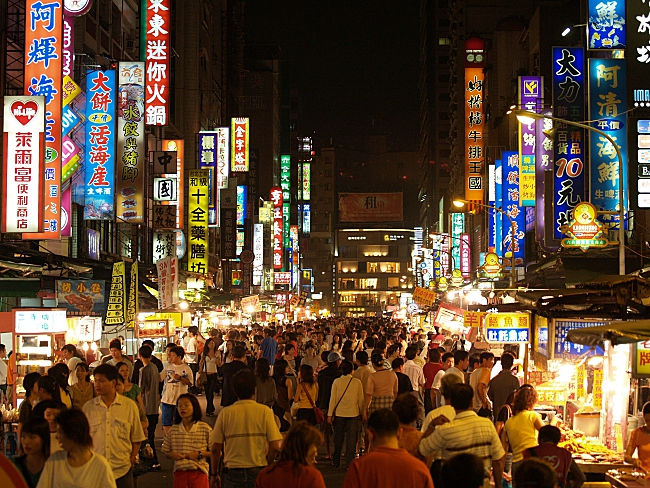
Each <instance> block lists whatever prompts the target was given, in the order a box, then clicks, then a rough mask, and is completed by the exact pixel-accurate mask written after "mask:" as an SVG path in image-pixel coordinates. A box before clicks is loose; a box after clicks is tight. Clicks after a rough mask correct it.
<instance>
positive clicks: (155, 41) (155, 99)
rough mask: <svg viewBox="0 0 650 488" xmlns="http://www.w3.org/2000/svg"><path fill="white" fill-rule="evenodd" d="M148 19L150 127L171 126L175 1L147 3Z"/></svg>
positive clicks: (148, 0) (149, 0)
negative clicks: (173, 8)
mask: <svg viewBox="0 0 650 488" xmlns="http://www.w3.org/2000/svg"><path fill="white" fill-rule="evenodd" d="M144 5H145V6H146V16H145V15H143V16H142V19H143V20H145V21H146V22H145V25H144V29H143V31H144V32H143V34H145V35H146V38H145V41H146V57H145V58H144V59H146V63H147V80H146V87H147V94H146V97H145V101H146V119H145V121H146V124H147V125H158V126H164V125H167V124H169V98H170V96H171V89H170V80H171V73H170V70H169V64H170V59H171V51H172V46H171V30H172V29H171V27H172V26H171V0H145V1H144ZM141 59H142V58H141Z"/></svg>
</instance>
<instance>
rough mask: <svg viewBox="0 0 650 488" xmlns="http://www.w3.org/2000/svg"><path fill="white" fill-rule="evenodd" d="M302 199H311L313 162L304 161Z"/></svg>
mask: <svg viewBox="0 0 650 488" xmlns="http://www.w3.org/2000/svg"><path fill="white" fill-rule="evenodd" d="M302 199H303V200H305V201H309V200H310V199H311V163H302Z"/></svg>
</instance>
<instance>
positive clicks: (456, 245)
mask: <svg viewBox="0 0 650 488" xmlns="http://www.w3.org/2000/svg"><path fill="white" fill-rule="evenodd" d="M449 229H450V230H451V260H452V269H460V236H461V234H462V233H463V232H465V214H463V213H452V214H450V215H449Z"/></svg>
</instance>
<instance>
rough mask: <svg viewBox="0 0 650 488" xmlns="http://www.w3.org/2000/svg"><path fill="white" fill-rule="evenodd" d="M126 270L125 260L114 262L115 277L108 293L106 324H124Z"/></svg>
mask: <svg viewBox="0 0 650 488" xmlns="http://www.w3.org/2000/svg"><path fill="white" fill-rule="evenodd" d="M125 314H126V270H125V265H124V261H119V262H117V263H113V279H112V280H111V288H110V292H109V294H108V307H107V308H106V320H105V321H104V323H105V324H106V325H122V324H124V321H125V319H126V317H125Z"/></svg>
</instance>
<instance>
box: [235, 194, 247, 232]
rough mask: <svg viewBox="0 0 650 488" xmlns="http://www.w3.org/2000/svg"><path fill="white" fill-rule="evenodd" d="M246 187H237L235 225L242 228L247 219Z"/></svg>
mask: <svg viewBox="0 0 650 488" xmlns="http://www.w3.org/2000/svg"><path fill="white" fill-rule="evenodd" d="M247 200H248V186H246V185H237V225H238V226H239V227H243V226H244V220H245V219H246V218H247V217H248V215H247V214H248V212H247V210H248V208H247Z"/></svg>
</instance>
